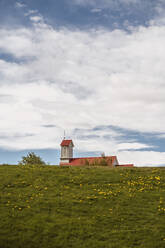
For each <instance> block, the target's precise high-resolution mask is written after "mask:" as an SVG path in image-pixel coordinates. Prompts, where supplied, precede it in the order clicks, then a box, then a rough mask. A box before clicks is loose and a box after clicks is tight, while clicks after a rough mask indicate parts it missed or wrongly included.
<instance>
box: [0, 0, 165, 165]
mask: <svg viewBox="0 0 165 248" xmlns="http://www.w3.org/2000/svg"><path fill="white" fill-rule="evenodd" d="M64 130H66V134H67V138H72V139H73V141H74V144H75V156H97V155H100V154H101V152H105V154H106V155H117V156H118V160H119V162H121V163H127V162H128V163H134V164H135V165H136V166H162V165H165V2H164V0H157V1H155V0H47V1H45V0H37V1H34V0H22V1H16V0H0V163H11V164H13V163H17V162H18V161H19V160H20V159H21V157H22V156H23V155H24V154H27V152H28V151H34V152H36V153H37V154H38V155H40V156H41V157H42V158H43V159H44V160H45V161H47V162H49V163H50V164H57V163H58V162H59V153H60V146H59V144H60V142H61V139H62V138H63V134H64Z"/></svg>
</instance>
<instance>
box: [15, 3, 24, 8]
mask: <svg viewBox="0 0 165 248" xmlns="http://www.w3.org/2000/svg"><path fill="white" fill-rule="evenodd" d="M15 6H16V7H17V8H24V7H26V5H25V4H24V3H21V2H16V4H15Z"/></svg>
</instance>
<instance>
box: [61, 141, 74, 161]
mask: <svg viewBox="0 0 165 248" xmlns="http://www.w3.org/2000/svg"><path fill="white" fill-rule="evenodd" d="M69 158H73V146H72V144H70V145H69V146H62V147H61V159H62V160H64V159H69Z"/></svg>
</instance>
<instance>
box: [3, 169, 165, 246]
mask: <svg viewBox="0 0 165 248" xmlns="http://www.w3.org/2000/svg"><path fill="white" fill-rule="evenodd" d="M14 247H17V248H22V247H24V248H32V247H33V248H39V247H42V248H49V247H50V248H56V247H57V248H69V247H73V248H79V247H80V248H87V247H90V248H104V247H105V248H142V247H143V248H156V247H158V248H161V247H162V248H164V247H165V169H163V168H162V169H157V168H149V169H147V168H133V169H129V168H127V169H126V168H125V169H124V168H116V169H108V168H90V167H86V168H85V167H84V168H56V167H52V166H45V167H40V168H37V167H21V166H20V167H19V166H0V248H14Z"/></svg>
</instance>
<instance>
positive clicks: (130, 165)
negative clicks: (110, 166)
mask: <svg viewBox="0 0 165 248" xmlns="http://www.w3.org/2000/svg"><path fill="white" fill-rule="evenodd" d="M119 166H120V167H134V165H133V164H119Z"/></svg>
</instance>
